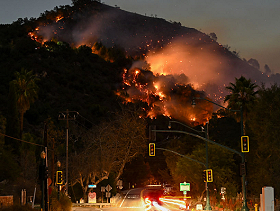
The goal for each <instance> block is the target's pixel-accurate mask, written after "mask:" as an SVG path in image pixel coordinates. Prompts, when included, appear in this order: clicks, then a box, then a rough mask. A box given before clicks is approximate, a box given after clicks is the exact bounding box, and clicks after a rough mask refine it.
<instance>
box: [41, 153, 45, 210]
mask: <svg viewBox="0 0 280 211" xmlns="http://www.w3.org/2000/svg"><path fill="white" fill-rule="evenodd" d="M40 157H41V158H42V167H41V172H40V176H41V191H42V199H41V209H42V210H45V203H44V199H45V174H46V173H45V171H46V163H45V159H46V153H45V152H44V151H42V152H41V154H40Z"/></svg>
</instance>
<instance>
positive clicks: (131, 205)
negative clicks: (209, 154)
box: [72, 188, 180, 211]
mask: <svg viewBox="0 0 280 211" xmlns="http://www.w3.org/2000/svg"><path fill="white" fill-rule="evenodd" d="M157 191H158V190H157ZM155 193H156V191H155V189H151V188H135V189H131V190H128V191H127V192H124V198H123V199H122V200H121V201H120V203H119V205H118V207H106V208H92V207H73V208H72V211H132V210H133V211H145V208H146V209H147V210H150V211H160V210H161V211H175V210H176V211H178V210H180V209H179V206H175V207H176V208H175V207H174V206H171V205H170V204H169V203H165V202H160V201H157V200H155V201H154V202H153V201H152V202H148V204H149V203H151V204H153V205H152V206H149V205H148V204H147V203H145V202H144V200H143V198H150V199H151V198H152V199H151V200H154V198H155V197H154V196H155ZM149 208H150V209H149Z"/></svg>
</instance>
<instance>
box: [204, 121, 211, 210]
mask: <svg viewBox="0 0 280 211" xmlns="http://www.w3.org/2000/svg"><path fill="white" fill-rule="evenodd" d="M205 126H206V128H205V138H207V139H208V122H206V125H205ZM205 148H206V169H208V142H207V141H205ZM205 187H206V206H205V210H212V208H211V205H210V198H209V189H208V182H207V179H206V183H205Z"/></svg>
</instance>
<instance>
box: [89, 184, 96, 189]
mask: <svg viewBox="0 0 280 211" xmlns="http://www.w3.org/2000/svg"><path fill="white" fill-rule="evenodd" d="M88 188H96V185H88Z"/></svg>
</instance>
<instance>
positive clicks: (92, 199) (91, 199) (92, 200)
mask: <svg viewBox="0 0 280 211" xmlns="http://www.w3.org/2000/svg"><path fill="white" fill-rule="evenodd" d="M88 203H96V193H95V192H89V193H88Z"/></svg>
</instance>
